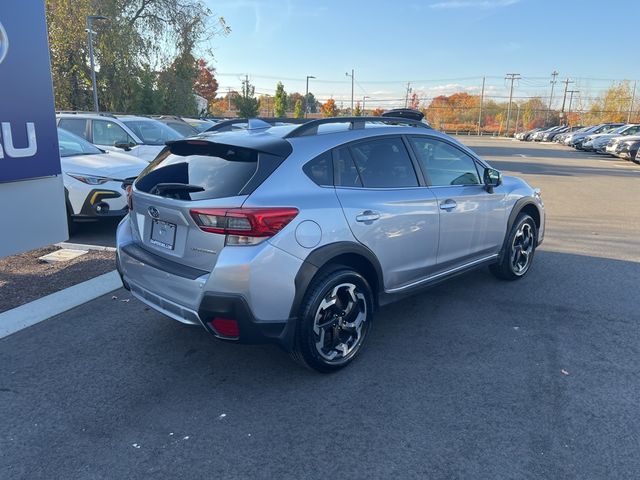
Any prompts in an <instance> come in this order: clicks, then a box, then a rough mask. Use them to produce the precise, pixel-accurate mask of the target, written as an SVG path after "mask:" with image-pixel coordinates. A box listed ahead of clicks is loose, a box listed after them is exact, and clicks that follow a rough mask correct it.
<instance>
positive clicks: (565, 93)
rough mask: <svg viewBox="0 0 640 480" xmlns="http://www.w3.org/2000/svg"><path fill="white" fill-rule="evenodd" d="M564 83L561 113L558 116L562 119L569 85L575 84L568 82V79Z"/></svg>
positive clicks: (571, 81)
mask: <svg viewBox="0 0 640 480" xmlns="http://www.w3.org/2000/svg"><path fill="white" fill-rule="evenodd" d="M562 83H564V96H563V97H562V112H561V114H560V116H561V117H562V118H563V119H564V104H565V102H566V101H567V90H568V88H569V84H570V83H575V82H574V81H573V80H569V79H568V78H567V79H566V80H565V81H564V82H562ZM565 124H566V122H565Z"/></svg>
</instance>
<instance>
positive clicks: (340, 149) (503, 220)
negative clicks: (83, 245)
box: [117, 117, 545, 372]
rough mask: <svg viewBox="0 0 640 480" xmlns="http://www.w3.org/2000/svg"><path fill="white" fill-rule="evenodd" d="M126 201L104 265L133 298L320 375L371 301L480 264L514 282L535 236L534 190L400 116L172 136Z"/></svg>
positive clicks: (540, 230) (357, 331) (353, 337)
mask: <svg viewBox="0 0 640 480" xmlns="http://www.w3.org/2000/svg"><path fill="white" fill-rule="evenodd" d="M212 171H215V172H216V175H215V176H212V175H211V174H210V172H212ZM131 202H132V205H133V210H132V212H131V213H130V214H129V215H128V216H127V217H125V219H124V220H123V221H122V222H121V223H120V225H119V226H118V230H117V246H118V252H117V268H118V271H119V272H120V274H121V276H122V280H123V284H124V286H125V287H126V288H127V289H129V290H130V291H131V293H132V295H133V296H135V297H136V298H138V299H140V300H141V301H142V302H144V303H146V304H147V305H149V306H150V307H152V308H154V309H156V310H158V311H159V312H161V313H163V314H165V315H167V316H169V317H171V318H173V319H175V320H178V321H180V322H183V323H187V324H194V325H201V326H203V327H204V328H205V329H206V330H207V331H208V332H210V333H211V334H212V335H214V336H215V337H218V338H220V339H223V340H226V341H230V342H238V343H259V342H274V343H277V344H279V345H280V346H282V347H283V348H285V349H286V350H288V351H290V352H292V354H293V356H294V358H295V359H297V360H299V361H300V362H301V363H303V364H304V365H307V366H309V367H311V368H314V369H316V370H318V371H321V372H329V371H333V370H337V369H339V368H341V367H344V366H345V365H347V364H348V363H349V362H351V361H352V360H353V359H354V358H355V357H356V356H357V355H358V353H359V352H360V351H361V349H362V346H363V345H364V343H365V340H366V338H368V337H369V335H370V331H371V323H372V320H373V312H374V310H375V309H377V308H378V307H379V306H381V305H384V304H387V303H389V302H392V301H394V300H397V299H399V298H401V297H403V296H405V295H408V294H410V293H415V292H417V291H419V290H420V289H421V288H423V287H426V286H429V285H432V284H434V283H436V282H440V281H442V280H444V279H446V278H449V277H452V276H454V275H457V274H460V273H462V272H465V271H467V270H470V269H472V268H476V267H480V266H482V265H490V266H491V271H492V272H493V273H494V274H495V275H496V276H498V277H500V278H503V279H508V280H517V279H520V278H522V277H524V276H525V275H526V274H527V272H528V271H529V270H530V267H531V265H532V261H533V258H534V253H535V250H536V247H537V246H538V245H539V244H540V243H541V242H542V240H543V237H544V219H545V216H544V206H543V203H542V200H541V196H540V191H539V190H537V189H534V188H532V187H530V186H529V185H528V184H527V183H526V182H525V181H524V180H522V179H520V178H517V177H511V176H504V177H503V176H502V174H501V173H500V172H499V171H498V170H495V169H493V168H492V167H491V166H490V165H489V164H488V163H487V162H486V161H484V160H483V159H481V158H479V157H478V156H477V155H476V154H475V153H474V152H473V151H472V150H470V149H469V148H467V147H465V146H464V145H462V144H461V143H459V142H458V141H457V140H455V139H453V138H452V137H449V136H447V135H445V134H443V133H440V132H437V131H435V130H433V129H431V128H430V127H428V125H426V124H424V123H422V122H419V121H416V120H410V119H406V118H405V119H402V118H393V117H389V118H385V117H342V118H328V119H318V120H313V121H310V122H307V123H305V124H303V125H298V126H296V125H288V126H276V127H271V128H264V127H263V126H261V125H259V129H258V130H255V129H253V128H252V127H251V122H250V124H249V128H247V129H244V130H237V131H232V132H222V133H213V134H208V135H207V134H203V135H201V136H200V137H199V138H197V139H184V140H180V141H177V142H173V143H171V144H170V145H169V146H168V147H167V150H166V151H165V152H164V153H163V154H162V155H160V156H159V157H158V158H157V159H156V160H155V161H154V162H152V163H151V165H149V167H148V168H147V169H146V170H145V171H144V172H143V173H142V174H141V175H140V177H139V178H138V179H137V180H136V181H135V182H134V184H133V187H132V189H131ZM396 321H397V322H399V324H400V322H402V321H403V320H402V318H398V319H396Z"/></svg>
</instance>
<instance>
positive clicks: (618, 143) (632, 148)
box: [606, 135, 640, 160]
mask: <svg viewBox="0 0 640 480" xmlns="http://www.w3.org/2000/svg"><path fill="white" fill-rule="evenodd" d="M638 145H640V136H638V135H632V136H629V137H619V138H616V139H614V140H613V141H612V142H610V143H609V145H607V149H606V150H607V153H608V154H610V155H615V156H616V157H619V158H624V159H625V160H633V159H634V158H635V155H636V152H637V151H638Z"/></svg>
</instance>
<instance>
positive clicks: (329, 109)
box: [321, 98, 338, 117]
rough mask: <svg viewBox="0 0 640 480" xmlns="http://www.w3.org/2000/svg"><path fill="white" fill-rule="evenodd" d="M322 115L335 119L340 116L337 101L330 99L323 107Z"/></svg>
mask: <svg viewBox="0 0 640 480" xmlns="http://www.w3.org/2000/svg"><path fill="white" fill-rule="evenodd" d="M321 110H322V115H323V116H325V117H335V116H337V115H338V107H336V101H335V100H334V99H333V98H330V99H329V100H327V101H326V102H325V103H323V104H322V107H321Z"/></svg>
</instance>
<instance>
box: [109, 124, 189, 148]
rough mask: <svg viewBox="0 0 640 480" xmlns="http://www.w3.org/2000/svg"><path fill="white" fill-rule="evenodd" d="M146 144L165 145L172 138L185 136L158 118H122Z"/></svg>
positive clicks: (176, 138) (177, 138)
mask: <svg viewBox="0 0 640 480" xmlns="http://www.w3.org/2000/svg"><path fill="white" fill-rule="evenodd" d="M122 123H124V124H125V125H126V126H127V127H129V128H130V129H131V130H133V133H135V134H136V136H137V137H138V138H139V139H140V140H142V143H143V144H145V145H164V144H165V143H167V142H168V141H170V140H179V139H181V138H183V137H184V135H181V134H180V133H178V132H176V131H175V130H174V129H173V128H171V127H168V126H166V125H165V124H164V123H162V122H158V121H157V120H151V119H148V120H122Z"/></svg>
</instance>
